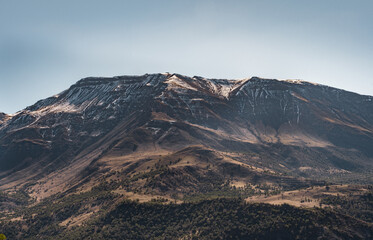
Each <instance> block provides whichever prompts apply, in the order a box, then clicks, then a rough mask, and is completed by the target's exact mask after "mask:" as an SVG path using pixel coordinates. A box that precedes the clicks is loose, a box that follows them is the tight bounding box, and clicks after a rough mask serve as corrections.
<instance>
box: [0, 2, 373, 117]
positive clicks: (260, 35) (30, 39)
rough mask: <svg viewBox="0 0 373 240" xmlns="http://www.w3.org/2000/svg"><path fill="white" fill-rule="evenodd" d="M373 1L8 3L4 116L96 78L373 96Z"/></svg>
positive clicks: (1, 22)
mask: <svg viewBox="0 0 373 240" xmlns="http://www.w3.org/2000/svg"><path fill="white" fill-rule="evenodd" d="M372 43H373V1H371V0H313V1H309V0H276V1H275V0H272V1H270V0H230V1H226V0H183V1H181V0H133V1H130V0H101V1H98V0H63V1H62V0H60V1H57V0H33V1H30V0H0V112H6V113H14V112H16V111H19V110H21V109H23V108H25V107H26V106H29V105H32V104H34V103H35V102H36V101H38V100H40V99H43V98H46V97H49V96H52V95H54V94H57V93H59V92H61V91H63V90H65V89H67V88H68V87H69V86H70V85H72V84H74V83H75V82H77V81H78V80H79V79H81V78H84V77H89V76H97V77H99V76H106V77H110V76H119V75H142V74H145V73H159V72H170V73H180V74H184V75H188V76H203V77H208V78H229V79H242V78H247V77H251V76H259V77H264V78H278V79H302V80H305V81H310V82H316V83H321V84H325V85H330V86H333V87H338V88H342V89H345V90H349V91H353V92H357V93H360V94H366V95H373V78H372V76H373V44H372Z"/></svg>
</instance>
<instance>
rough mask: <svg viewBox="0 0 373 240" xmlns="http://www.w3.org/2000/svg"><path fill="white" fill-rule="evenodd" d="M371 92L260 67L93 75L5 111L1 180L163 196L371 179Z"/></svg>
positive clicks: (4, 184) (35, 192)
mask: <svg viewBox="0 0 373 240" xmlns="http://www.w3.org/2000/svg"><path fill="white" fill-rule="evenodd" d="M372 99H373V97H371V96H362V95H358V94H355V93H351V92H347V91H344V90H340V89H335V88H332V87H328V86H323V85H317V84H313V83H308V82H303V81H279V80H275V79H262V78H257V77H253V78H250V79H243V80H225V79H206V78H202V77H187V76H182V75H179V74H168V73H166V74H146V75H143V76H121V77H114V78H86V79H82V80H80V81H79V82H77V83H76V84H74V85H73V86H71V87H70V88H69V89H68V90H66V91H64V92H62V93H60V94H58V95H55V96H52V97H50V98H47V99H44V100H41V101H39V102H37V103H36V104H34V105H32V106H30V107H28V108H26V109H24V110H22V111H20V112H18V113H16V114H15V115H12V116H9V115H5V114H0V189H2V190H6V191H12V190H14V189H15V188H18V189H19V188H23V189H25V190H26V191H27V192H29V193H30V194H31V195H32V196H34V197H37V198H44V197H47V196H50V195H52V194H54V193H58V192H65V191H71V190H72V189H73V190H84V189H86V188H88V187H92V186H93V185H96V184H98V183H99V182H102V181H114V182H121V183H123V181H127V182H126V184H127V185H126V187H127V191H134V189H136V191H137V190H139V189H140V190H141V191H144V192H153V193H156V194H162V193H169V194H172V193H173V194H185V193H191V192H196V191H197V192H198V191H202V190H203V189H205V190H206V188H207V189H208V188H209V187H210V188H213V187H211V186H209V183H211V184H212V185H214V184H215V185H214V186H219V185H221V184H224V183H225V182H226V181H229V182H230V184H233V185H234V184H238V185H239V184H241V185H242V184H244V185H247V184H251V185H253V186H254V185H258V184H266V183H269V184H273V185H274V186H277V187H279V188H284V187H285V188H291V186H297V187H298V186H306V185H309V184H311V182H312V181H313V182H312V183H313V184H314V183H315V181H314V180H328V181H335V182H351V181H355V182H364V183H372V182H373V178H372V176H373V175H372V170H373V162H372V159H373V148H372V146H373V100H372ZM103 179H104V180H103ZM306 179H310V180H306ZM312 179H314V180H312ZM129 180H130V181H129ZM128 181H129V182H128ZM211 184H210V185H211ZM206 191H207V190H206Z"/></svg>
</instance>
